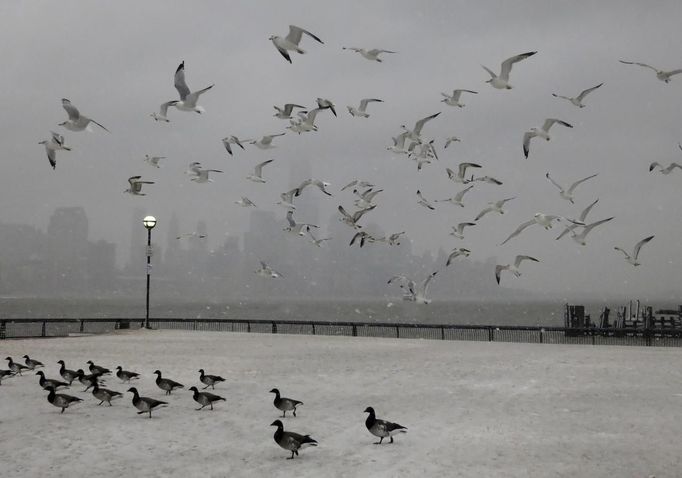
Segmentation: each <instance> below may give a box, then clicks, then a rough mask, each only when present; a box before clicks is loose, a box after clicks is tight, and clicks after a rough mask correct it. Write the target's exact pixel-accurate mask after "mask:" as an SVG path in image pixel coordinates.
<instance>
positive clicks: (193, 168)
mask: <svg viewBox="0 0 682 478" xmlns="http://www.w3.org/2000/svg"><path fill="white" fill-rule="evenodd" d="M199 171H201V163H200V162H198V161H194V162H192V163H189V167H188V168H187V171H185V174H189V175H190V176H198V175H199Z"/></svg>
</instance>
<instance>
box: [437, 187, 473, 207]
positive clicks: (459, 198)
mask: <svg viewBox="0 0 682 478" xmlns="http://www.w3.org/2000/svg"><path fill="white" fill-rule="evenodd" d="M473 187H474V185H473V184H472V185H471V186H469V187H468V188H465V189H462V190H461V191H459V192H458V193H457V194H455V196H454V197H451V198H447V199H436V202H451V203H452V204H454V205H456V206H460V207H464V203H463V202H462V199H463V198H464V195H465V194H466V193H468V192H469V191H471V189H472V188H473Z"/></svg>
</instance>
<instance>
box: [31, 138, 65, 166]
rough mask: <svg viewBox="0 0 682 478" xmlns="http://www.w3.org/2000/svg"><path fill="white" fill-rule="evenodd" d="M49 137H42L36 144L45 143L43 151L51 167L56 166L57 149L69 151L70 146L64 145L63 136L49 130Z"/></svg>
mask: <svg viewBox="0 0 682 478" xmlns="http://www.w3.org/2000/svg"><path fill="white" fill-rule="evenodd" d="M50 134H51V136H50V139H44V140H42V141H41V142H39V143H38V144H43V145H45V152H46V153H47V160H48V161H49V162H50V166H52V169H56V167H57V151H58V150H60V149H63V150H66V151H71V148H70V147H68V146H64V136H62V135H61V134H58V133H55V132H54V131H50Z"/></svg>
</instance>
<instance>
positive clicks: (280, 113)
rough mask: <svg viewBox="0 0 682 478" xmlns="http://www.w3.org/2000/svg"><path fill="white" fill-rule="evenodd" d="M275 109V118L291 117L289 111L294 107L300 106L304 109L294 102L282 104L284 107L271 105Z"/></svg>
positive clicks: (303, 107)
mask: <svg viewBox="0 0 682 478" xmlns="http://www.w3.org/2000/svg"><path fill="white" fill-rule="evenodd" d="M273 108H275V110H277V113H275V114H274V115H273V116H275V118H279V119H291V112H292V111H293V110H294V108H302V109H305V106H301V105H297V104H294V103H287V104H285V105H284V108H280V107H279V106H273Z"/></svg>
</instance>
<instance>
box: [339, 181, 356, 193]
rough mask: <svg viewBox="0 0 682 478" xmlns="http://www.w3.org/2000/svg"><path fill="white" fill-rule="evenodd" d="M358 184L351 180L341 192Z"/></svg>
mask: <svg viewBox="0 0 682 478" xmlns="http://www.w3.org/2000/svg"><path fill="white" fill-rule="evenodd" d="M357 183H358V180H357V179H354V180H352V181H351V182H349V183H348V184H346V185H345V186H344V187H342V188H341V191H345V190H346V189H348V188H350V187H353V186H355V185H356V184H357Z"/></svg>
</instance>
